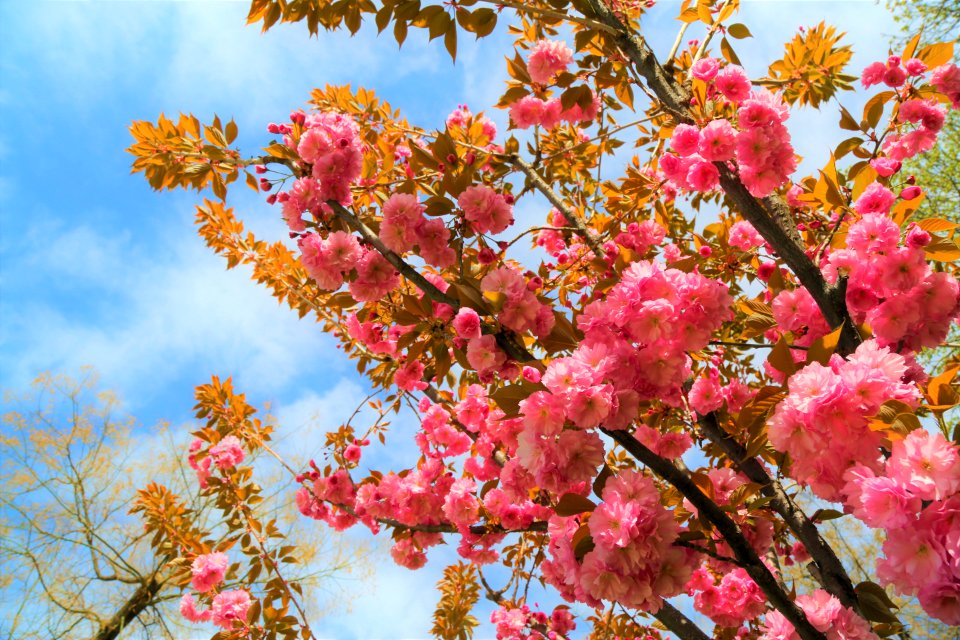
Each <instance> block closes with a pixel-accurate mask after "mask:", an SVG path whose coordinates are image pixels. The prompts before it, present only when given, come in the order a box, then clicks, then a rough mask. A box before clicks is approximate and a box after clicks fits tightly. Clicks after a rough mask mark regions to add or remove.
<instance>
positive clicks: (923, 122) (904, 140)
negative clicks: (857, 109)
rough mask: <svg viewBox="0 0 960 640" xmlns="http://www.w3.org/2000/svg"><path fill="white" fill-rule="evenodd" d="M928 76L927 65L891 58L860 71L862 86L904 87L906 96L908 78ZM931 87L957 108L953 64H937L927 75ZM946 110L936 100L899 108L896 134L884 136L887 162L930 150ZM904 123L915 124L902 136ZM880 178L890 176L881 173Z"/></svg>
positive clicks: (959, 76)
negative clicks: (861, 72) (913, 127)
mask: <svg viewBox="0 0 960 640" xmlns="http://www.w3.org/2000/svg"><path fill="white" fill-rule="evenodd" d="M926 73H927V65H926V64H925V63H924V62H923V61H922V60H919V59H917V58H913V59H910V60H907V61H906V62H903V61H902V60H901V59H900V58H899V57H898V56H890V57H889V58H888V59H887V61H886V62H874V63H872V64H870V65H868V66H867V68H866V69H864V70H863V75H862V76H861V78H860V81H861V82H862V83H863V86H864V87H870V86H873V85H875V84H881V83H883V84H885V85H887V86H888V87H893V88H895V89H896V88H899V87H904V89H903V90H902V95H903V96H904V97H906V96H907V95H909V93H910V92H912V90H913V85H912V84H907V79H908V78H909V77H915V78H918V79H919V78H922V77H923V76H924V75H925V74H926ZM930 84H932V85H933V87H934V88H935V89H936V90H937V91H939V92H940V93H942V94H943V95H944V96H946V97H947V98H948V99H949V100H950V103H951V105H952V106H953V108H954V109H960V67H957V65H955V64H953V63H947V64H943V65H940V66H939V67H937V68H936V69H934V70H933V71H932V72H930ZM945 117H946V111H945V109H944V108H943V107H942V106H940V105H939V104H938V103H937V101H936V100H934V99H929V100H924V99H921V98H911V99H909V100H905V101H904V102H903V103H902V104H900V105H899V109H898V111H897V118H896V123H897V125H898V126H897V129H898V131H896V132H893V133H890V134H889V135H887V136H886V139H885V141H884V144H883V152H884V154H885V155H886V156H887V158H888V159H890V160H893V161H902V160H906V159H907V158H912V157H913V156H915V155H917V154H919V153H924V152H926V151H929V150H930V149H932V148H933V145H934V143H935V142H936V139H937V134H938V133H939V132H940V130H941V129H942V128H943V123H944V119H945ZM905 123H911V124H915V125H917V127H916V128H915V129H913V130H912V131H907V132H906V133H904V132H903V131H902V128H903V126H902V125H904V124H905ZM881 175H889V174H887V173H882V172H881Z"/></svg>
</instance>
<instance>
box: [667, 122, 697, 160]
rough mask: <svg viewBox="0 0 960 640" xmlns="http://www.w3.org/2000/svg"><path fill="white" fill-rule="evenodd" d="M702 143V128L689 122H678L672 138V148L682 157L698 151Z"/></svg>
mask: <svg viewBox="0 0 960 640" xmlns="http://www.w3.org/2000/svg"><path fill="white" fill-rule="evenodd" d="M699 145H700V130H699V129H697V128H696V127H694V126H692V125H689V124H678V125H677V127H676V128H675V129H674V130H673V136H672V137H671V138H670V148H671V149H673V150H674V151H676V152H677V154H679V155H680V156H682V157H686V156H689V155H691V154H694V153H696V152H697V149H698V147H699Z"/></svg>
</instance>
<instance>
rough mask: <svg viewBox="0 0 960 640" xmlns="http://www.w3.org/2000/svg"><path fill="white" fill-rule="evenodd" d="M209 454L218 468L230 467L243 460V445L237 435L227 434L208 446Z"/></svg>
mask: <svg viewBox="0 0 960 640" xmlns="http://www.w3.org/2000/svg"><path fill="white" fill-rule="evenodd" d="M209 454H210V457H211V458H213V461H214V462H215V463H216V465H217V468H218V469H232V468H233V467H235V466H237V465H238V464H240V463H241V462H243V457H244V453H243V447H242V446H241V443H240V439H239V438H237V436H227V437H226V438H224V439H223V440H221V441H220V442H218V443H217V444H215V445H213V446H212V447H210V451H209Z"/></svg>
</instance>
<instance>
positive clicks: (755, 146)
mask: <svg viewBox="0 0 960 640" xmlns="http://www.w3.org/2000/svg"><path fill="white" fill-rule="evenodd" d="M711 62H714V63H715V61H711ZM700 63H703V64H700ZM698 64H699V67H698V71H697V72H698V73H700V75H701V76H702V77H703V79H705V80H707V81H709V82H710V83H711V85H710V86H711V89H712V90H714V91H717V92H719V93H720V94H721V95H722V96H723V97H724V98H726V99H727V100H729V101H730V102H731V103H734V104H736V105H737V119H736V125H737V126H736V128H734V126H733V123H731V122H730V121H729V120H727V119H725V118H719V119H716V120H712V121H710V122H709V123H707V124H706V125H705V126H704V127H702V128H698V127H695V126H692V125H687V124H681V125H678V126H677V127H676V129H674V132H673V137H672V139H671V141H670V147H671V149H672V150H673V152H674V153H672V154H666V155H664V156H662V157H661V158H660V170H661V171H663V173H664V175H665V176H666V177H667V178H668V179H669V180H670V181H671V183H672V184H673V185H674V187H675V188H677V189H681V190H685V191H713V190H715V189H717V188H718V186H719V184H720V172H719V170H718V169H717V167H716V165H715V164H714V163H717V162H730V161H733V160H736V162H737V166H738V167H739V170H740V179H741V180H743V183H744V184H745V185H746V187H747V189H748V190H749V191H750V193H752V194H753V195H755V196H757V197H763V196H767V195H770V194H771V193H773V192H774V190H776V189H777V188H779V187H780V186H782V185H783V184H785V183H786V182H787V181H788V180H789V177H790V175H791V174H792V173H793V172H794V170H796V168H797V161H796V158H795V156H794V152H793V146H792V145H791V144H790V134H789V132H788V131H787V128H786V126H785V125H784V124H783V123H784V122H785V121H786V119H787V116H788V115H789V112H788V110H787V106H786V104H785V103H784V102H783V100H782V99H781V98H780V97H779V96H777V95H775V94H773V93H771V92H769V91H767V90H759V91H751V90H750V89H751V85H750V80H749V79H748V78H747V76H746V73H745V72H744V71H743V69H741V68H740V67H737V66H735V65H728V66H727V67H725V68H724V69H723V70H721V71H720V72H719V73H716V72H715V71H712V66H713V65H712V64H709V63H704V61H703V60H701V61H700V62H699V63H698Z"/></svg>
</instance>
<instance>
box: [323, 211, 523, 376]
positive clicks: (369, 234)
mask: <svg viewBox="0 0 960 640" xmlns="http://www.w3.org/2000/svg"><path fill="white" fill-rule="evenodd" d="M327 204H328V205H330V208H331V209H333V212H334V215H336V216H337V218H339V219H340V220H341V221H342V222H343V223H344V224H346V225H347V226H348V227H350V228H351V229H352V230H353V231H355V232H357V233H359V234H360V237H361V238H363V240H364V241H365V242H366V243H367V244H369V245H370V246H372V247H373V248H374V249H376V250H377V252H379V253H380V255H382V256H383V257H384V258H385V259H386V260H387V262H389V263H390V264H391V265H393V267H394V268H395V269H396V270H397V271H399V272H400V274H401V275H402V276H403V277H405V278H406V279H407V280H409V281H410V282H412V283H413V284H415V285H416V286H417V288H419V289H420V290H421V291H423V293H424V295H426V296H427V297H428V298H430V299H431V300H433V301H434V302H439V303H442V304H446V305H449V306H450V307H452V308H453V309H454V310H456V309H459V308H460V303H459V302H458V301H457V300H454V299H453V298H451V297H450V296H448V295H447V294H445V293H444V292H443V291H440V289H438V288H437V287H436V285H434V284H433V283H432V282H430V281H429V280H427V279H426V278H425V277H423V275H422V274H421V273H420V272H419V271H417V270H416V269H415V268H414V267H413V266H412V265H410V264H408V263H406V262H404V260H403V258H401V257H400V256H398V255H397V254H396V253H394V252H393V251H391V250H390V249H388V248H387V246H386V245H385V244H383V242H382V241H381V240H380V237H379V236H378V235H377V234H376V233H374V232H373V229H371V228H370V227H368V226H367V225H366V224H364V222H363V221H362V220H360V218H358V217H357V216H356V215H354V213H353V212H352V211H350V210H349V209H347V208H346V207H344V206H343V205H341V204H340V203H339V202H337V201H335V200H328V201H327ZM494 336H495V337H496V339H497V344H498V345H500V348H501V349H503V350H504V351H505V352H506V354H507V355H508V356H510V357H511V358H513V359H514V360H516V361H518V362H527V361H529V360H533V359H534V358H533V355H532V354H531V353H530V352H529V351H527V350H526V349H525V348H523V347H522V346H521V345H519V344H517V342H516V341H515V340H513V339H512V338H511V337H510V336H508V335H506V334H505V333H503V332H502V331H497V332H495V333H494Z"/></svg>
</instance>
